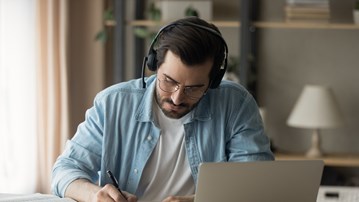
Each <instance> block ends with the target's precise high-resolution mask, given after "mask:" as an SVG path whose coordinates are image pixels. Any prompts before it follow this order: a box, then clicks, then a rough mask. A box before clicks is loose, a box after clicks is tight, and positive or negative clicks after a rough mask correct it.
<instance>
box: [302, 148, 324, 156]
mask: <svg viewBox="0 0 359 202" xmlns="http://www.w3.org/2000/svg"><path fill="white" fill-rule="evenodd" d="M306 156H307V157H308V158H319V157H322V156H323V154H322V152H321V151H320V150H319V149H318V148H314V147H312V148H310V150H308V151H307V153H306Z"/></svg>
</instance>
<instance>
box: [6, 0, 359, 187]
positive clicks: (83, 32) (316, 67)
mask: <svg viewBox="0 0 359 202" xmlns="http://www.w3.org/2000/svg"><path fill="white" fill-rule="evenodd" d="M318 1H320V0H318ZM168 2H172V3H174V2H177V3H178V2H180V3H182V4H185V6H183V8H184V11H186V12H188V13H186V12H185V13H183V16H185V15H193V14H197V15H199V16H200V17H201V14H203V13H206V16H205V17H206V18H208V20H209V21H211V22H213V23H214V24H215V25H217V26H218V27H219V29H220V30H221V32H222V34H223V37H224V38H225V40H226V41H227V44H228V47H229V55H230V58H231V60H230V61H231V62H230V64H229V65H230V67H229V69H228V70H230V72H231V73H233V74H234V75H235V77H236V78H237V79H239V81H238V82H240V83H242V84H243V85H244V86H246V87H247V88H248V89H249V90H250V92H251V93H252V94H253V96H254V97H255V99H256V100H257V102H258V105H259V106H260V107H261V109H262V111H263V112H264V113H263V114H265V115H263V118H264V121H265V126H266V131H267V134H268V136H269V137H270V139H271V141H272V146H273V149H274V150H275V151H276V152H278V153H281V154H289V155H291V154H299V155H302V154H304V153H305V152H306V151H307V150H308V149H309V147H310V146H311V134H312V128H295V127H291V126H288V125H287V119H288V117H289V115H290V113H291V111H292V110H293V107H294V105H295V103H296V101H297V99H298V98H299V95H300V94H301V92H302V90H303V88H304V86H305V85H308V84H312V85H320V86H329V87H330V88H331V89H332V91H333V93H334V95H335V97H336V100H337V103H338V106H339V108H340V110H341V113H342V115H343V118H344V125H343V126H341V127H338V128H330V129H323V130H321V146H320V147H321V150H322V152H323V153H324V154H325V155H326V156H329V157H331V156H338V155H339V156H344V157H343V158H345V159H348V158H349V159H350V160H349V161H350V163H349V166H342V164H341V163H339V164H340V165H339V167H342V169H344V170H345V172H346V173H351V174H352V173H354V174H352V176H354V177H355V176H357V174H358V171H357V168H359V157H358V156H359V147H358V145H359V134H358V131H359V107H358V105H357V103H359V90H358V88H357V87H356V86H357V85H356V84H355V82H356V81H358V80H359V65H358V57H359V25H356V24H355V23H354V15H353V12H354V10H355V0H330V1H324V0H323V1H320V3H324V4H326V5H324V6H323V5H322V6H321V7H324V8H325V9H327V10H324V11H323V10H320V11H318V12H321V14H320V15H319V14H318V13H314V14H313V13H311V14H310V15H307V14H306V15H304V17H303V16H302V14H300V16H301V17H302V18H299V19H297V18H291V16H292V15H293V13H290V11H289V10H290V9H292V10H294V9H293V8H292V7H295V6H294V4H292V3H293V2H294V3H296V2H295V1H294V0H292V1H290V0H271V1H266V0H255V1H250V2H249V1H246V0H227V1H222V0H210V1H204V0H202V1H201V0H199V1H173V0H172V1H171V0H168V1H165V0H161V1H160V0H136V1H132V0H121V1H120V0H76V1H69V0H60V1H56V0H0V47H1V49H0V85H1V86H0V179H1V180H0V192H4V193H5V192H6V193H10V192H11V193H33V192H42V193H49V190H50V187H49V186H50V185H49V184H50V176H51V167H52V164H53V162H54V161H55V160H56V158H57V156H58V155H59V154H60V153H61V151H62V150H63V147H64V144H65V142H66V140H67V139H69V138H71V137H72V136H73V134H74V133H75V132H76V128H77V126H78V124H79V123H81V122H82V121H83V120H84V115H85V112H86V110H87V109H88V108H89V107H91V106H92V101H93V98H94V96H95V95H96V93H98V92H99V91H101V90H102V89H104V88H106V87H108V86H110V85H112V84H115V83H118V82H121V81H126V80H130V79H135V78H139V77H140V76H141V74H140V72H141V69H142V60H143V57H144V56H145V55H146V52H147V48H148V45H149V44H150V42H151V36H152V35H153V33H155V32H156V30H158V29H159V28H160V27H161V26H163V25H165V24H166V23H168V22H169V21H170V20H171V19H172V18H171V16H167V13H171V12H170V11H168V9H171V6H170V4H167V3H168ZM189 2H190V3H189ZM195 2H200V3H204V4H200V5H202V6H196V5H197V4H195ZM306 6H308V5H306ZM308 7H309V9H307V10H310V9H312V7H313V5H309V6H308ZM177 8H178V7H177ZM189 8H190V9H189ZM205 8H207V10H205ZM188 9H189V10H188ZM203 9H204V10H203ZM358 10H359V8H358ZM293 12H294V11H293ZM308 16H310V17H308ZM313 16H314V17H313ZM318 16H320V17H319V18H318ZM202 17H204V16H202ZM176 18H178V16H175V17H174V19H176ZM308 18H309V19H308ZM146 74H147V75H148V74H151V72H146ZM224 103H225V102H224ZM348 156H349V157H348ZM303 158H304V157H303ZM343 158H342V157H339V160H341V159H343ZM340 162H341V161H340ZM14 173H15V174H14ZM354 184H355V183H354Z"/></svg>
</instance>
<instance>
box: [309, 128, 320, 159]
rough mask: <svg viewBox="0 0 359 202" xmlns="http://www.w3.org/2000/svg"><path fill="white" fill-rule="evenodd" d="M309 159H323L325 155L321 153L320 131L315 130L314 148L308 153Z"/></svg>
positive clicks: (313, 136) (313, 137)
mask: <svg viewBox="0 0 359 202" xmlns="http://www.w3.org/2000/svg"><path fill="white" fill-rule="evenodd" d="M306 156H307V157H308V158H318V157H322V156H323V154H322V152H321V151H320V137H319V130H318V129H315V130H314V131H313V134H312V146H311V148H310V149H309V150H308V152H307V153H306Z"/></svg>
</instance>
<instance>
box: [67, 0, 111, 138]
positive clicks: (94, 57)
mask: <svg viewBox="0 0 359 202" xmlns="http://www.w3.org/2000/svg"><path fill="white" fill-rule="evenodd" d="M102 12H103V1H97V0H96V1H95V0H92V1H88V0H76V1H69V24H70V25H69V26H70V27H69V78H70V79H69V90H70V97H69V98H70V100H69V102H70V135H73V134H74V133H75V131H76V128H77V126H78V124H79V123H81V122H82V121H83V120H84V117H85V111H86V109H87V108H89V107H91V106H92V102H93V98H94V96H95V95H96V93H97V92H99V91H100V90H101V89H102V88H103V87H104V59H103V58H104V57H103V48H104V47H103V44H102V43H100V42H98V41H95V40H94V38H95V35H96V33H97V32H98V31H100V30H101V29H102Z"/></svg>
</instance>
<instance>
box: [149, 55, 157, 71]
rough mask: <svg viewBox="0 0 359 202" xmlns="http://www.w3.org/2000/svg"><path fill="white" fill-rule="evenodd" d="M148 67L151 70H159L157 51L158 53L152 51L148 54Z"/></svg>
mask: <svg viewBox="0 0 359 202" xmlns="http://www.w3.org/2000/svg"><path fill="white" fill-rule="evenodd" d="M147 67H148V69H149V70H151V71H153V72H154V71H156V70H157V53H156V51H151V53H150V54H148V59H147Z"/></svg>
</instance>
